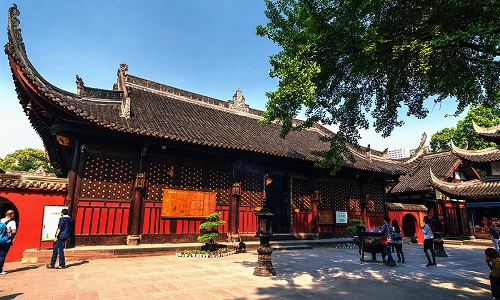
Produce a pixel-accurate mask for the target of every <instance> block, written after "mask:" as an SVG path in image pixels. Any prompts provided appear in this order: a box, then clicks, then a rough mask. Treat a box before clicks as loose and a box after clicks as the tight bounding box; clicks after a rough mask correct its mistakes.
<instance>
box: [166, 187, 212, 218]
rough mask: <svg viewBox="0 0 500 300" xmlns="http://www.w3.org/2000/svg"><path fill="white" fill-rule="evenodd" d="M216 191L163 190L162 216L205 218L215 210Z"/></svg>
mask: <svg viewBox="0 0 500 300" xmlns="http://www.w3.org/2000/svg"><path fill="white" fill-rule="evenodd" d="M216 199H217V193H216V192H201V191H185V190H173V189H165V190H163V203H162V207H161V217H162V218H205V217H206V216H208V215H210V214H212V213H214V212H215V205H216Z"/></svg>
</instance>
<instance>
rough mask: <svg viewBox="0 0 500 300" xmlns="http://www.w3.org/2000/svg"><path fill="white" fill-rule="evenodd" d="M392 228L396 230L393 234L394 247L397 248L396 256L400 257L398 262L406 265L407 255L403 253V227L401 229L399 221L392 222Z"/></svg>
mask: <svg viewBox="0 0 500 300" xmlns="http://www.w3.org/2000/svg"><path fill="white" fill-rule="evenodd" d="M391 225H392V228H393V230H394V232H393V234H392V241H393V245H394V247H395V248H396V254H397V255H398V262H402V263H405V254H404V253H403V236H402V235H401V227H399V224H398V220H396V219H394V220H392V224H391Z"/></svg>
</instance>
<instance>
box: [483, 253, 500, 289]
mask: <svg viewBox="0 0 500 300" xmlns="http://www.w3.org/2000/svg"><path fill="white" fill-rule="evenodd" d="M484 254H486V259H485V260H486V264H487V265H488V267H489V268H490V271H491V272H490V276H489V278H490V285H491V296H492V297H493V299H500V254H499V253H498V251H497V250H495V249H493V248H487V249H486V250H485V251H484Z"/></svg>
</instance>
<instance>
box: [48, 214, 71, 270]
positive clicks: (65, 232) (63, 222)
mask: <svg viewBox="0 0 500 300" xmlns="http://www.w3.org/2000/svg"><path fill="white" fill-rule="evenodd" d="M72 221H73V220H72V219H71V217H70V216H68V209H67V208H64V209H63V210H62V211H61V218H60V219H59V224H58V225H57V231H56V238H55V239H54V242H55V245H54V250H52V259H51V260H50V265H47V268H49V269H53V268H55V265H56V260H57V256H58V255H59V267H58V269H64V268H66V260H65V258H64V246H65V245H66V240H68V239H69V238H70V236H71V222H72Z"/></svg>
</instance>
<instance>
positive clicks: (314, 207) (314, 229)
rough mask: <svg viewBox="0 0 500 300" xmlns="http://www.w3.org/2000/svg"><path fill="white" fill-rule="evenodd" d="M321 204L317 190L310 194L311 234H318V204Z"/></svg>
mask: <svg viewBox="0 0 500 300" xmlns="http://www.w3.org/2000/svg"><path fill="white" fill-rule="evenodd" d="M319 202H321V196H320V193H319V191H318V190H314V191H313V194H312V203H311V206H312V207H311V212H312V232H313V233H319V210H318V203H319Z"/></svg>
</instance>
